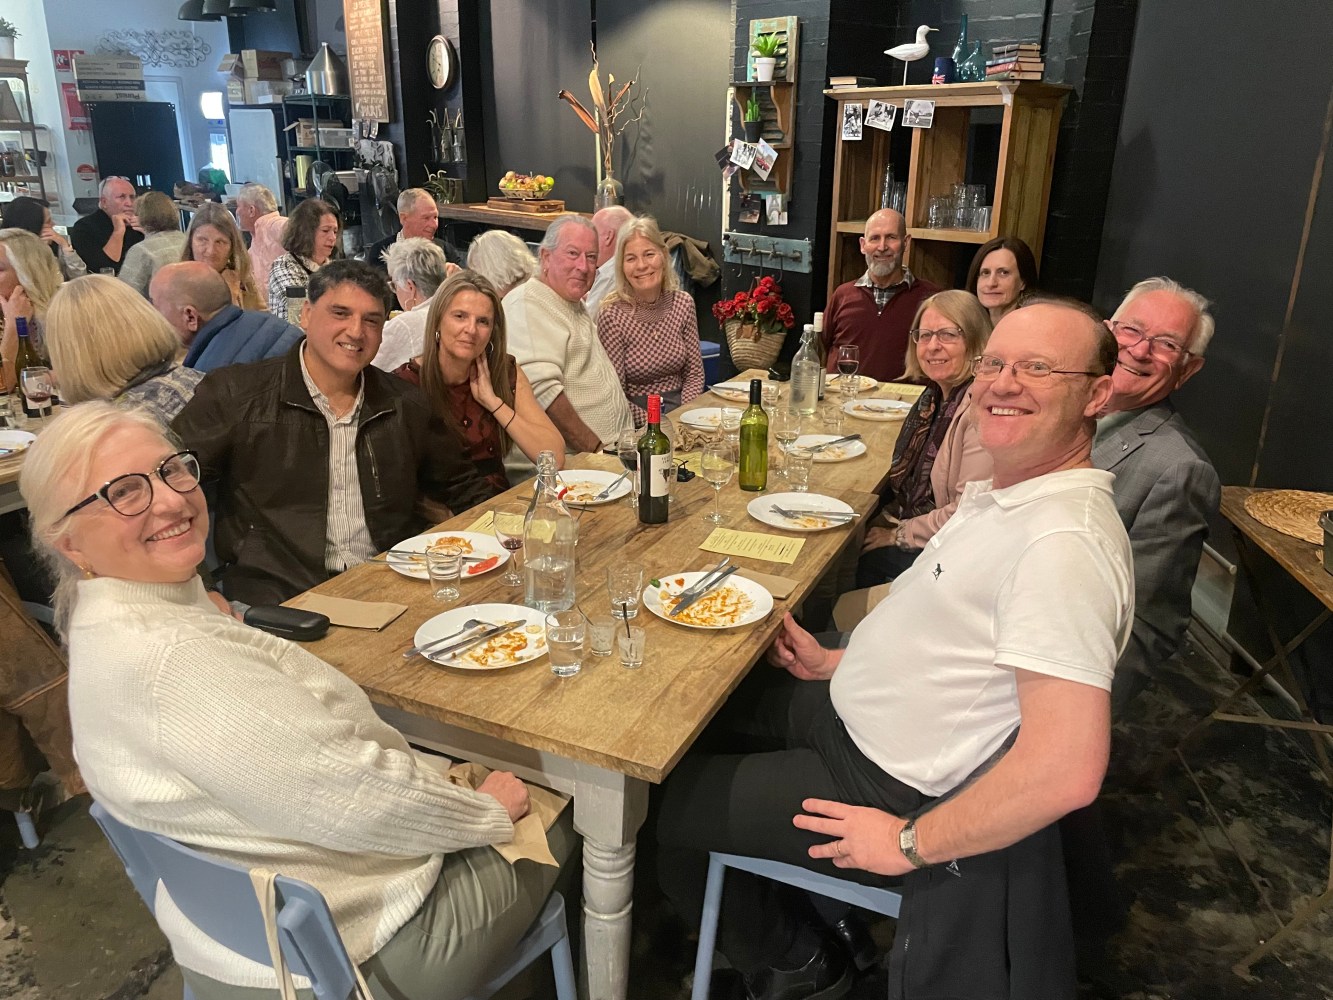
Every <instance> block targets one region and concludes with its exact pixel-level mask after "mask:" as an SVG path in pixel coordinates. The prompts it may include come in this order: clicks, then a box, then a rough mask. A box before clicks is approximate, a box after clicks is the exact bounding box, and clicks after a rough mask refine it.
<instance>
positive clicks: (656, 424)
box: [639, 393, 674, 524]
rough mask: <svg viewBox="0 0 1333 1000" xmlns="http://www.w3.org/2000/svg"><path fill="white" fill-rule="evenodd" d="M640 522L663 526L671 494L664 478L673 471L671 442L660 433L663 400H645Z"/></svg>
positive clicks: (657, 398) (640, 443) (660, 398)
mask: <svg viewBox="0 0 1333 1000" xmlns="http://www.w3.org/2000/svg"><path fill="white" fill-rule="evenodd" d="M639 468H640V470H642V472H641V476H640V478H641V481H640V485H639V521H640V522H641V523H643V524H666V521H667V508H668V504H669V502H670V491H669V488H668V486H667V476H668V474H670V473H671V472H672V471H674V465H673V462H672V459H671V440H670V439H669V438H668V437H667V436H666V435H665V434H663V433H662V397H661V396H659V395H657V394H655V393H653V394H650V395H649V396H648V428H647V429H646V430H645V431H644V432H643V437H641V438H639Z"/></svg>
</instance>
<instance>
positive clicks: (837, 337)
mask: <svg viewBox="0 0 1333 1000" xmlns="http://www.w3.org/2000/svg"><path fill="white" fill-rule="evenodd" d="M938 291H939V287H938V286H937V285H933V284H931V283H930V282H929V281H922V280H921V279H920V278H918V279H916V281H914V282H913V283H912V287H911V288H905V289H903V290H902V291H901V292H899V293H898V294H897V295H895V296H894V297H893V298H892V299H890V300H889V304H888V305H886V306H885V307H884V311H883V312H880V311H879V310H878V309H877V308H876V306H875V296H874V293H872V292H871V291H870V289H869V288H858V287H857V286H856V283H855V282H851V281H849V282H847V283H846V284H843V285H839V286H838V287H837V288H835V289H834V290H833V297H832V298H830V299H829V303H828V305H827V306H826V307H825V308H824V334H823V336H824V352H825V357H826V358H827V359H828V370H829V371H830V372H836V371H837V370H838V347H840V346H841V345H842V344H856V345H858V346H859V347H860V348H861V374H862V375H869V376H870V377H871V378H873V379H877V380H878V381H880V382H889V381H892V380H893V379H898V378H902V377H903V371H904V367H903V365H904V363H905V360H906V358H907V345H908V343H909V342H910V339H911V338H910V337H909V336H908V334H909V333H910V332H911V329H912V318H913V317H914V316H916V310H917V307H918V306H920V305H921V301H922V300H923V299H927V298H929V297H930V296H932V295H934V294H935V293H936V292H938Z"/></svg>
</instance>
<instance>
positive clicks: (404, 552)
mask: <svg viewBox="0 0 1333 1000" xmlns="http://www.w3.org/2000/svg"><path fill="white" fill-rule="evenodd" d="M381 554H382V555H383V556H384V558H385V559H388V558H389V556H397V557H398V558H400V559H411V558H412V557H414V556H415V557H416V558H417V559H420V560H421V561H422V562H423V563H424V562H425V561H426V553H424V552H418V551H417V550H416V549H386V550H385V551H384V552H383V553H381ZM497 554H498V553H495V552H492V553H490V555H485V556H460V557H459V558H461V559H462V560H463V562H485V561H486V560H487V559H489V558H491V556H494V555H497Z"/></svg>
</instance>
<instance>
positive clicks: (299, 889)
mask: <svg viewBox="0 0 1333 1000" xmlns="http://www.w3.org/2000/svg"><path fill="white" fill-rule="evenodd" d="M91 812H92V817H93V819H95V820H96V821H97V824H98V826H100V827H101V828H102V832H103V833H105V834H106V837H107V839H108V840H109V841H111V846H112V848H114V849H115V852H116V854H117V855H118V856H119V857H120V860H121V862H122V863H123V864H124V865H125V871H126V873H127V874H128V875H129V877H130V881H131V882H132V883H134V888H135V889H136V890H137V891H138V893H139V895H140V897H142V899H143V901H144V902H145V903H147V904H148V909H149V910H150V911H152V910H153V909H154V904H155V902H156V897H157V883H158V881H159V880H161V882H162V883H163V885H165V886H166V888H167V892H169V893H170V894H171V899H172V901H173V902H174V903H175V904H176V906H177V908H178V909H179V910H180V911H181V912H182V913H183V914H184V915H185V916H186V918H187V919H188V920H189V921H190V922H191V923H193V924H194V925H195V926H196V927H198V928H199V929H200V930H201V931H203V932H204V933H205V934H206V935H208V936H209V937H210V938H212V939H213V940H214V941H217V942H219V943H220V944H222V945H225V946H226V947H228V948H230V949H231V950H232V951H235V952H237V953H239V954H241V955H244V956H245V957H246V958H249V959H251V960H253V961H256V962H261V963H263V964H264V965H270V964H271V958H270V956H269V949H268V941H267V938H266V937H265V933H264V921H263V919H262V916H261V912H260V909H259V902H258V900H257V899H256V897H255V891H254V887H253V885H252V884H251V882H250V875H249V872H247V871H245V870H244V869H242V868H239V867H237V866H235V865H232V864H228V863H227V862H225V861H219V860H217V859H215V858H210V857H208V856H207V855H204V854H201V853H199V852H198V851H195V850H193V849H191V848H189V847H186V846H185V845H184V844H180V843H177V842H176V841H174V840H172V839H170V838H169V837H163V836H160V835H159V834H155V833H147V832H145V831H143V830H136V829H134V828H133V827H130V826H126V825H125V824H124V823H121V822H120V821H119V820H117V819H115V818H114V817H113V816H111V815H110V814H109V813H108V812H107V811H106V809H105V808H103V807H102V806H101V805H100V804H99V803H96V802H94V803H93V806H92V810H91ZM275 895H276V897H277V911H278V913H277V925H278V940H279V944H280V946H281V948H282V953H283V955H284V957H285V958H286V959H287V964H288V966H289V967H290V969H291V971H292V973H293V974H294V975H299V976H305V977H306V978H307V979H309V980H310V982H311V988H312V989H313V991H314V994H315V997H316V1000H347V998H348V996H349V995H350V994H351V993H352V991H353V989H354V987H355V986H356V976H355V973H354V971H353V967H352V962H351V959H350V958H349V957H348V955H347V952H346V950H345V949H344V948H343V944H342V938H341V937H339V935H338V931H337V928H336V927H335V926H334V923H333V916H332V914H331V913H330V912H329V907H328V904H327V903H326V902H325V901H324V897H323V896H322V895H320V893H319V891H318V890H317V889H315V888H314V887H313V886H310V885H308V884H306V883H305V882H300V881H298V880H296V879H291V878H287V877H286V876H283V875H279V876H278V878H277V880H276V883H275ZM548 951H549V952H550V953H551V964H552V965H553V966H554V968H555V983H556V996H557V997H558V998H559V1000H575V988H574V962H573V958H572V956H571V955H570V950H569V935H568V933H567V930H566V927H565V902H564V899H563V898H562V897H561V896H560V894H559V893H552V894H551V897H550V899H548V900H547V901H546V906H545V908H544V909H543V910H542V912H541V914H540V915H539V916H538V917H537V920H536V921H535V922H534V923H533V925H532V927H531V928H530V929H529V930H528V933H527V934H526V935H525V936H524V937H523V939H522V940H521V941H520V942H519V943H518V947H517V949H516V952H515V954H514V956H513V958H512V959H511V961H510V962H509V964H508V965H507V966H506V967H505V968H504V969H503V970H502V971H501V972H499V973H498V974H497V975H496V976H495V978H494V979H492V980H491V981H490V982H488V983H486V984H485V985H484V986H482V987H481V988H480V989H479V990H478V991H477V992H476V993H474V994H472V996H471V997H470V998H469V1000H487V998H488V997H490V996H492V995H494V994H495V993H496V992H498V991H499V990H500V989H501V988H502V987H503V986H504V985H505V984H506V983H508V982H509V981H510V980H511V979H513V978H514V976H516V975H518V973H519V972H521V971H523V969H525V968H527V967H528V966H529V965H531V964H532V962H533V961H534V960H536V959H537V958H539V957H540V956H542V955H543V954H545V953H546V952H548ZM185 1000H193V997H192V995H191V993H190V988H189V987H188V986H187V987H186V988H185Z"/></svg>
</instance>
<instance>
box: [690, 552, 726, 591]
mask: <svg viewBox="0 0 1333 1000" xmlns="http://www.w3.org/2000/svg"><path fill="white" fill-rule="evenodd" d="M730 565H731V556H723V557H722V559H721V561H719V562H718V564H717V565H716V566H714V567H712V568H711V569H706V570H704V575H703V576H701V577H699V579H697V580H695V581H694V583H692V584H690V585H689V586H688V587H686V588H685V589H684V590H682V591H681V592H680V600H682V601H690V600H693V599H694V598H695V596H696V595H697V594H698V593H699V591H701V590H703V588H704V587H706V586H708V581H709V579H710V578H711V577H712V576H713V574H714V573H720V572H722V571H723V570H724V569H726V568H727V567H728V566H730Z"/></svg>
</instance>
